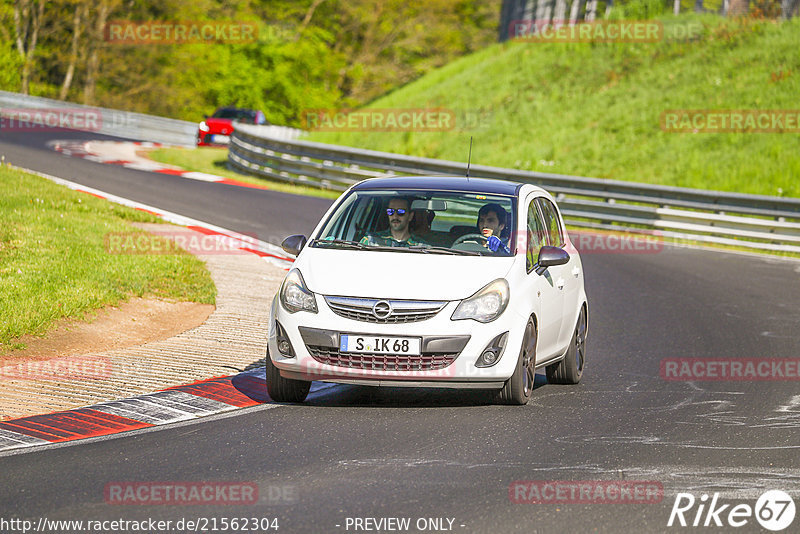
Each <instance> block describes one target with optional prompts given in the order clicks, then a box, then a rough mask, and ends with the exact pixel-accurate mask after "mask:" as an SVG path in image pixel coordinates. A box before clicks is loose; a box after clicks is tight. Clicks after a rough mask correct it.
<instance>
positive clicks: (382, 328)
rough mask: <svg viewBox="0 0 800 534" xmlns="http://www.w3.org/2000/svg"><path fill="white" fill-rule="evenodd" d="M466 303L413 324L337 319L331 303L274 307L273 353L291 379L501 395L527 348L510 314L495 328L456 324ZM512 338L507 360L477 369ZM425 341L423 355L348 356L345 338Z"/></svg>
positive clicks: (452, 304) (319, 301)
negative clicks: (488, 351)
mask: <svg viewBox="0 0 800 534" xmlns="http://www.w3.org/2000/svg"><path fill="white" fill-rule="evenodd" d="M457 305H458V302H448V303H447V304H446V305H445V306H444V308H443V309H442V310H441V311H440V312H438V313H437V314H436V315H435V316H434V317H432V318H429V319H426V320H422V321H419V322H412V323H405V324H375V323H368V322H364V321H359V320H354V319H349V318H345V317H342V316H339V315H336V314H335V313H333V312H332V311H331V309H330V308H329V307H328V306H327V304H326V303H325V300H324V299H323V298H318V299H317V307H318V310H319V311H318V313H316V314H314V313H308V312H298V313H293V314H292V313H288V312H287V311H286V310H284V309H283V308H282V307H281V305H280V304H279V303H278V299H277V297H276V299H275V300H274V301H273V306H272V314H271V320H270V331H269V353H270V357H271V359H272V362H273V364H274V365H275V367H277V368H278V369H279V370H280V372H281V375H282V376H284V377H285V378H292V379H297V380H309V381H313V380H319V381H327V382H338V383H348V384H361V385H373V386H376V385H379V386H407V387H450V388H482V389H499V388H501V387H502V386H503V383H504V382H505V381H506V380H507V379H508V378H509V377H510V376H511V375H512V373H513V372H514V367H515V365H516V363H517V356H518V353H519V347H520V344H521V342H522V339H521V337H522V332H521V330H522V329H521V328H513V325H512V324H510V323H511V322H512V321H513V314H512V313H509V310H506V313H504V314H503V316H501V317H499V318H498V319H497V320H495V321H493V322H491V323H486V324H483V323H478V322H476V321H471V320H464V321H451V320H450V317H451V315H452V313H453V311H454V310H455V308H456V306H457ZM276 322H277V323H280V325H281V329H282V331H283V332H284V333H285V335H286V337H287V338H288V340H289V342H290V343H291V346H292V349H293V352H294V357H286V356H285V355H283V354H281V353H280V352H279V350H278V344H277V330H278V329H277V327H276ZM503 332H509V336H508V340H507V342H506V344H505V348H504V349H503V352H502V353H501V354H500V359H499V361H498V362H497V363H496V364H495V365H493V366H491V367H477V366H476V365H475V363H476V361H477V360H478V358H479V357H480V355H481V354H482V353H483V351H484V349H485V348H486V347H487V345H489V344H490V343H491V341H492V340H493V339H495V338H496V337H497V336H498V335H499V334H502V333H503ZM343 333H347V334H359V335H375V336H393V337H419V338H420V339H421V349H422V350H421V355H420V356H404V355H377V354H360V353H352V352H348V353H345V352H341V351H340V350H339V347H340V345H339V341H340V338H339V336H340V334H343Z"/></svg>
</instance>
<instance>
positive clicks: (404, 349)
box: [339, 334, 421, 356]
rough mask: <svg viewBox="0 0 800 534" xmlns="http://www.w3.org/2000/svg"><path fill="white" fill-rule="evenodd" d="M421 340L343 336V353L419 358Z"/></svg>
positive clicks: (341, 341)
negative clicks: (403, 355) (405, 355)
mask: <svg viewBox="0 0 800 534" xmlns="http://www.w3.org/2000/svg"><path fill="white" fill-rule="evenodd" d="M420 344H421V340H420V338H418V337H385V336H359V335H353V334H341V335H340V336H339V350H340V351H341V352H363V353H368V354H408V355H409V356H419V355H420V353H421V351H420Z"/></svg>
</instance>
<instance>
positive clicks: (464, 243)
mask: <svg viewBox="0 0 800 534" xmlns="http://www.w3.org/2000/svg"><path fill="white" fill-rule="evenodd" d="M513 200H514V199H513V197H509V196H502V195H492V194H481V193H474V192H457V191H427V190H404V191H368V190H367V191H354V192H351V193H350V194H349V195H348V196H347V198H345V199H344V200H343V201H342V202H341V203H340V204H339V206H338V208H337V209H336V210H335V212H334V213H333V214H332V215H331V216H330V218H329V219H328V220H327V221H326V223H325V225H324V226H323V228H322V230H321V231H320V232H319V234H317V235H316V236H315V237H314V240H313V242H312V243H311V245H312V246H314V247H320V248H322V247H325V248H346V249H359V250H375V251H382V252H385V251H391V252H418V253H424V254H451V255H454V254H459V255H473V256H475V255H481V256H493V257H497V256H511V255H513V254H514V253H515V252H516V251H515V249H514V243H513V241H514V240H513V239H509V236H510V234H511V231H512V229H513V228H514V227H515V224H516V220H517V214H516V207H515V203H514V201H513Z"/></svg>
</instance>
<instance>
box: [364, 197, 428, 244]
mask: <svg viewBox="0 0 800 534" xmlns="http://www.w3.org/2000/svg"><path fill="white" fill-rule="evenodd" d="M386 215H387V217H388V218H389V229H388V230H385V231H383V232H378V233H376V234H367V235H365V236H364V237H363V238H362V239H361V241H360V243H361V244H362V245H372V246H382V247H410V246H413V245H421V244H423V243H422V241H421V240H419V239H418V238H416V237H412V235H411V230H410V225H411V221H412V220H413V219H414V213H413V212H412V211H411V202H410V201H409V199H407V198H406V197H394V198H392V199H391V200H390V201H389V207H388V208H386Z"/></svg>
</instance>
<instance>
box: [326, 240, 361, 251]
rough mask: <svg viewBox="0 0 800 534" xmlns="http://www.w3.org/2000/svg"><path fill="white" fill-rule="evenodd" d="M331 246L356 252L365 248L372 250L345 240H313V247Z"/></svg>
mask: <svg viewBox="0 0 800 534" xmlns="http://www.w3.org/2000/svg"><path fill="white" fill-rule="evenodd" d="M329 245H333V246H335V247H339V248H352V249H357V250H363V249H365V248H372V247H369V246H367V245H362V244H361V243H358V242H356V241H347V240H346V239H315V240H314V243H313V246H317V247H318V246H329Z"/></svg>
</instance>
